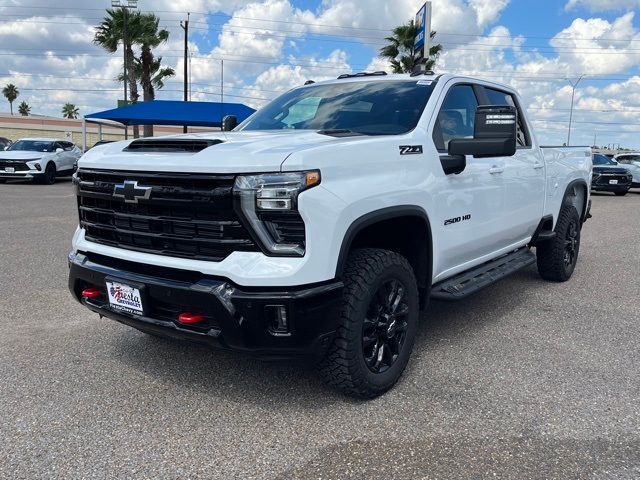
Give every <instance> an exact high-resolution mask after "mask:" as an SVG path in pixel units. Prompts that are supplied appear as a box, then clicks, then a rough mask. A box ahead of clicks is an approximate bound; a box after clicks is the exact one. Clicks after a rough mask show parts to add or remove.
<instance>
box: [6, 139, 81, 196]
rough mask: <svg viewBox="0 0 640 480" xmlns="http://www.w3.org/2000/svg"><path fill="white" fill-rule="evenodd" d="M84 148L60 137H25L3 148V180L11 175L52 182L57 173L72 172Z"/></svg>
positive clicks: (22, 178) (60, 175)
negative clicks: (81, 148) (81, 149)
mask: <svg viewBox="0 0 640 480" xmlns="http://www.w3.org/2000/svg"><path fill="white" fill-rule="evenodd" d="M81 155H82V152H81V151H80V149H79V148H78V147H76V146H75V145H74V144H73V143H71V142H68V141H66V140H60V139H56V138H23V139H21V140H18V141H17V142H15V143H14V144H12V145H11V146H10V147H8V148H7V149H6V150H5V151H2V152H0V182H2V183H4V182H6V181H7V180H9V179H20V180H33V181H40V182H42V183H46V184H48V185H51V184H53V183H55V181H56V178H57V177H62V176H65V175H67V176H68V175H72V174H73V168H74V164H75V162H76V161H77V160H78V158H80V157H81Z"/></svg>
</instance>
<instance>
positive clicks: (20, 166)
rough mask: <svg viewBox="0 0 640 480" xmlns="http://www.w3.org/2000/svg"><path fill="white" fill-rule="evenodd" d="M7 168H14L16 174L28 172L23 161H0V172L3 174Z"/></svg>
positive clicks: (27, 167)
mask: <svg viewBox="0 0 640 480" xmlns="http://www.w3.org/2000/svg"><path fill="white" fill-rule="evenodd" d="M7 167H9V168H14V169H15V171H16V172H28V171H29V166H28V165H27V162H25V161H24V160H0V171H1V172H4V171H5V170H6V169H7Z"/></svg>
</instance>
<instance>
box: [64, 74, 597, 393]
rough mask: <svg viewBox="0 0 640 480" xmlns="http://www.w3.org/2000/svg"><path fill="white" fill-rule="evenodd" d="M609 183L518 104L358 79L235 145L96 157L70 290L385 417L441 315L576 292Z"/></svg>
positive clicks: (465, 83)
mask: <svg viewBox="0 0 640 480" xmlns="http://www.w3.org/2000/svg"><path fill="white" fill-rule="evenodd" d="M229 123H231V122H229ZM590 176H591V153H590V150H589V149H588V148H554V147H540V146H539V144H538V140H537V138H536V135H535V132H534V130H533V128H532V125H531V123H530V121H529V120H528V118H527V116H526V114H525V112H524V110H523V108H522V106H521V102H520V99H519V97H518V94H517V93H516V92H515V91H514V90H513V89H512V88H510V87H508V86H504V85H499V84H496V83H492V82H487V81H484V80H480V79H476V78H469V77H460V76H454V75H429V74H428V75H419V76H410V75H384V74H381V73H377V74H358V75H345V76H341V77H340V78H339V79H337V80H333V81H326V82H319V83H310V84H308V85H305V86H303V87H300V88H296V89H293V90H291V91H289V92H287V93H285V94H284V95H282V96H280V97H279V98H277V99H275V100H274V101H272V102H271V103H269V104H268V105H267V106H265V107H264V108H262V109H261V110H259V111H258V112H256V113H255V114H254V115H253V116H251V117H250V118H248V119H247V120H246V121H245V122H243V123H241V124H240V125H239V126H238V127H237V128H235V129H234V130H233V131H229V132H226V131H223V132H216V133H208V134H188V135H180V136H175V137H162V138H152V139H138V140H133V141H125V142H119V143H112V144H109V145H104V146H102V147H100V148H97V149H94V150H90V151H89V152H88V153H87V154H85V155H84V157H82V159H81V160H80V161H79V165H78V171H77V173H76V175H75V178H74V184H75V188H76V191H77V198H78V208H79V218H80V224H79V227H78V229H77V231H76V233H75V235H74V237H73V250H72V252H71V253H70V255H69V263H70V278H69V287H70V289H71V292H72V293H73V295H74V296H75V298H76V299H78V300H79V301H80V302H82V303H83V304H84V305H85V306H86V307H88V308H89V309H90V310H92V311H94V312H96V313H98V314H100V315H101V316H103V317H108V318H111V319H114V320H117V321H119V322H121V323H123V324H126V325H130V326H132V327H135V328H137V329H139V330H141V331H143V332H146V333H150V334H155V335H161V336H165V337H174V338H180V339H187V340H192V341H196V342H202V343H205V344H210V345H217V346H221V347H223V348H227V349H231V350H234V351H238V352H245V353H248V354H252V355H255V356H258V357H261V358H266V359H294V358H301V357H304V358H312V359H316V360H317V362H318V365H319V370H320V372H321V373H322V374H323V376H324V377H325V378H326V379H327V380H328V382H329V383H331V384H332V385H335V386H337V387H338V388H339V389H341V390H342V391H343V392H346V393H347V394H350V395H354V396H358V397H364V398H370V397H374V396H376V395H379V394H381V393H383V392H384V391H386V390H388V389H389V388H391V387H392V386H393V385H394V384H395V382H396V381H397V380H398V378H399V377H400V375H401V374H402V372H403V370H404V369H405V366H406V365H407V362H408V360H409V356H410V353H411V350H412V348H413V343H414V339H415V337H416V331H417V328H418V318H419V311H420V309H421V308H424V307H425V306H426V305H427V302H428V300H429V298H435V299H439V300H458V299H462V298H465V297H466V296H467V295H470V294H472V293H475V292H476V291H478V290H479V289H481V288H482V287H485V286H487V285H490V284H492V283H494V282H496V281H497V280H499V279H501V278H504V277H506V276H507V275H509V274H511V273H513V272H515V271H517V270H519V269H521V268H524V267H527V266H529V265H532V264H534V263H536V262H537V267H538V270H539V272H540V275H541V276H542V277H543V278H545V279H547V280H551V281H566V280H568V279H569V278H570V277H571V275H572V273H573V271H574V268H575V266H576V262H577V259H578V252H579V248H580V232H581V229H582V225H583V223H584V221H585V220H586V218H587V217H588V214H589V205H590V200H589V198H590V197H589V195H590V193H589V185H590V180H591V179H590Z"/></svg>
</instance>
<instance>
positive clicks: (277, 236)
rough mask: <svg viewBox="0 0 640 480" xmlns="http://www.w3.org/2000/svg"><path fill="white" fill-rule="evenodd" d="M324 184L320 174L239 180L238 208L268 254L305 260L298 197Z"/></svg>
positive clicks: (252, 177) (289, 174)
mask: <svg viewBox="0 0 640 480" xmlns="http://www.w3.org/2000/svg"><path fill="white" fill-rule="evenodd" d="M319 184H320V172H319V171H318V170H313V171H309V172H292V173H265V174H262V175H243V176H239V177H237V178H236V182H235V186H234V193H235V196H236V205H237V208H238V210H239V213H240V214H241V215H242V217H244V220H245V221H246V222H247V223H248V224H249V225H250V226H251V228H252V230H253V231H254V232H255V234H256V236H257V237H258V239H259V241H260V243H261V244H262V246H263V247H264V249H266V251H267V252H268V253H271V254H275V255H292V256H303V255H304V253H305V231H304V222H303V221H302V218H301V217H300V214H299V213H298V196H299V195H300V194H301V193H302V192H304V191H305V190H308V189H309V188H313V187H315V186H317V185H319Z"/></svg>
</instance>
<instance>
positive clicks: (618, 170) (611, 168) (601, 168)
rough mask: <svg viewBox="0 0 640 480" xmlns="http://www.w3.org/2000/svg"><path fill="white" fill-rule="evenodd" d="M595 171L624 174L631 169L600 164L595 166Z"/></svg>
mask: <svg viewBox="0 0 640 480" xmlns="http://www.w3.org/2000/svg"><path fill="white" fill-rule="evenodd" d="M593 173H615V174H620V175H624V174H625V173H629V170H627V169H626V168H622V167H619V166H617V165H611V166H609V165H598V166H597V167H593Z"/></svg>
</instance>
